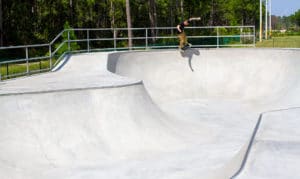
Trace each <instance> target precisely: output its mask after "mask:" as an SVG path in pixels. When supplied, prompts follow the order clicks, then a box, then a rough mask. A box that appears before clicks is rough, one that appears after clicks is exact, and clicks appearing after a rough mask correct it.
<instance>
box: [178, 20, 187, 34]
mask: <svg viewBox="0 0 300 179" xmlns="http://www.w3.org/2000/svg"><path fill="white" fill-rule="evenodd" d="M184 27H185V25H184V22H181V23H180V24H179V29H180V30H181V32H179V31H178V29H177V33H178V34H180V33H182V32H183V31H184Z"/></svg>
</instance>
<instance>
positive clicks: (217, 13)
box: [0, 0, 300, 46]
mask: <svg viewBox="0 0 300 179" xmlns="http://www.w3.org/2000/svg"><path fill="white" fill-rule="evenodd" d="M150 2H152V3H150ZM153 2H154V5H153ZM153 6H154V7H153ZM130 9H131V22H132V27H150V26H152V25H153V24H155V25H156V26H159V27H175V26H176V25H177V24H178V23H179V22H180V21H182V20H184V19H186V18H188V17H192V16H201V17H202V20H201V21H198V22H192V25H193V26H210V25H218V26H222V25H255V26H256V27H257V28H258V26H259V1H253V0H201V1H199V0H131V1H130ZM154 9H155V11H153V10H154ZM151 10H152V11H151ZM0 12H2V13H0V15H1V14H2V19H3V22H2V23H3V24H0V27H3V29H0V31H1V32H0V33H1V37H2V36H3V38H2V39H1V42H3V46H10V45H25V44H37V43H49V42H50V41H51V40H52V39H53V38H54V37H55V36H56V35H57V34H58V33H59V32H61V30H62V29H63V28H64V25H65V24H66V23H68V24H69V25H70V27H73V28H110V27H112V28H113V27H127V22H126V4H125V0H84V1H82V0H60V1H58V0H47V1H46V0H27V1H22V0H13V1H9V0H2V7H0ZM150 12H151V13H152V15H155V21H156V22H155V23H153V22H152V23H151V13H150ZM0 19H1V18H0ZM152 20H153V17H152ZM0 23H1V21H0ZM1 25H2V26H1ZM299 25H300V10H299V11H297V12H296V13H295V14H293V15H292V16H289V17H280V18H279V21H278V23H277V25H274V26H277V28H278V29H280V28H294V29H296V30H297V29H298V28H299ZM76 35H80V34H76ZM123 35H126V34H123ZM151 35H153V36H154V35H155V34H153V33H151Z"/></svg>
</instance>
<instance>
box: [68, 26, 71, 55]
mask: <svg viewBox="0 0 300 179" xmlns="http://www.w3.org/2000/svg"><path fill="white" fill-rule="evenodd" d="M68 51H69V52H70V51H71V44H70V30H69V29H68Z"/></svg>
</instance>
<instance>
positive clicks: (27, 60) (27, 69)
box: [25, 47, 29, 75]
mask: <svg viewBox="0 0 300 179" xmlns="http://www.w3.org/2000/svg"><path fill="white" fill-rule="evenodd" d="M25 52H26V73H27V75H29V59H28V47H26V50H25Z"/></svg>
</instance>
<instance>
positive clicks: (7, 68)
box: [0, 60, 55, 80]
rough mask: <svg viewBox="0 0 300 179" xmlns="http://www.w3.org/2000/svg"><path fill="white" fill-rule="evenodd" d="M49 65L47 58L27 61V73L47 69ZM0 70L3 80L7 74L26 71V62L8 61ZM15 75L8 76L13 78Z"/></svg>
mask: <svg viewBox="0 0 300 179" xmlns="http://www.w3.org/2000/svg"><path fill="white" fill-rule="evenodd" d="M52 63H53V64H54V63H55V60H53V61H52ZM49 67H50V61H49V60H43V61H35V62H30V63H29V73H30V74H33V73H37V72H38V70H47V69H49ZM0 72H1V79H2V80H5V79H8V77H7V76H9V75H16V74H21V76H22V74H23V75H24V73H26V72H27V64H26V63H10V64H4V65H1V67H0ZM14 77H17V76H11V77H9V78H14Z"/></svg>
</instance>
